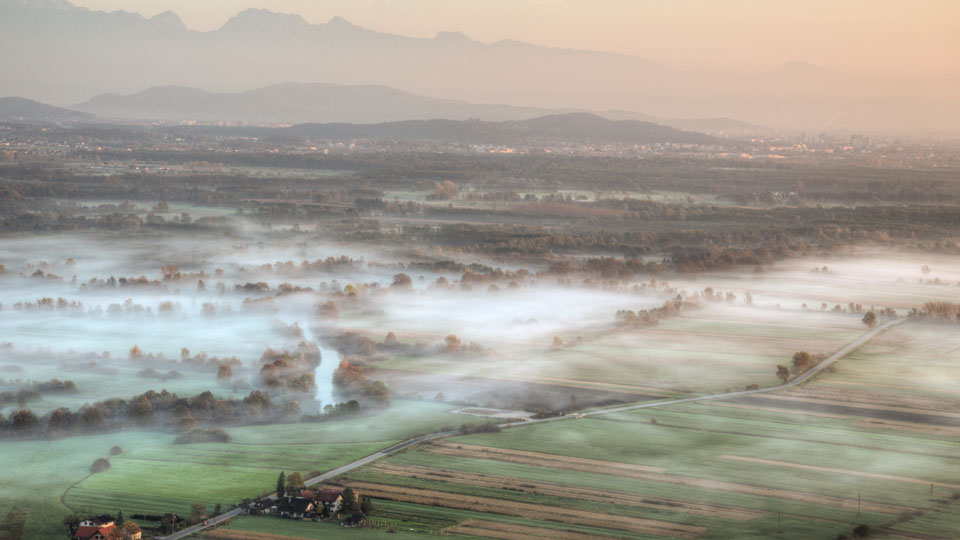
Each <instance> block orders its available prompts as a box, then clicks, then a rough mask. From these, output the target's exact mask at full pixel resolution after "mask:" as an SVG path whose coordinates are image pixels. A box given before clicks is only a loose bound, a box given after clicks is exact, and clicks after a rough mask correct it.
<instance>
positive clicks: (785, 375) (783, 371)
mask: <svg viewBox="0 0 960 540" xmlns="http://www.w3.org/2000/svg"><path fill="white" fill-rule="evenodd" d="M777 378H778V379H780V380H781V381H783V382H784V383H786V382H787V381H788V380H789V379H790V368H788V367H787V366H784V365H780V366H777Z"/></svg>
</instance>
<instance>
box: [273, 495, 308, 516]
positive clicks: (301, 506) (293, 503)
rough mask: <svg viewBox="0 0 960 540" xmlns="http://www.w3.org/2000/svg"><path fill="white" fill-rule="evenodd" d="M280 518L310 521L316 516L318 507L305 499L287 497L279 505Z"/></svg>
mask: <svg viewBox="0 0 960 540" xmlns="http://www.w3.org/2000/svg"><path fill="white" fill-rule="evenodd" d="M277 508H278V510H279V512H280V517H285V518H290V519H305V518H306V519H310V518H312V517H313V516H314V509H315V508H316V505H315V504H314V502H313V501H312V500H310V499H304V498H303V497H286V498H285V499H284V500H283V501H282V502H281V503H280V504H279V505H278V507H277Z"/></svg>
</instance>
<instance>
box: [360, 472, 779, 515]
mask: <svg viewBox="0 0 960 540" xmlns="http://www.w3.org/2000/svg"><path fill="white" fill-rule="evenodd" d="M373 470H375V471H379V472H383V473H387V474H391V475H394V476H402V477H405V478H423V479H428V480H435V481H441V482H450V483H455V484H457V485H469V486H478V487H487V488H495V489H504V490H509V491H516V492H522V493H537V494H542V495H550V496H554V497H569V498H574V499H581V500H588V501H595V502H602V503H608V504H618V505H623V506H633V507H638V508H653V509H656V510H665V511H669V512H678V513H683V514H696V515H700V516H712V517H720V518H724V519H731V520H735V521H747V520H750V519H753V518H757V517H760V516H763V515H765V514H766V512H762V511H759V510H749V509H745V508H732V507H725V506H717V505H711V504H704V503H698V502H691V501H680V500H675V499H664V498H660V497H647V496H644V495H637V494H633V493H623V492H619V491H603V490H598V489H589V488H581V487H574V486H565V485H562V484H552V483H547V482H535V481H531V480H518V479H516V478H508V477H504V476H493V475H486V474H474V473H466V472H461V471H451V470H445V469H430V468H427V467H414V466H400V465H389V464H381V465H377V466H375V467H374V468H373Z"/></svg>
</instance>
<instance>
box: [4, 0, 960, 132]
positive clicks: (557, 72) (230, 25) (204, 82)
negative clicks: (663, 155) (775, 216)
mask: <svg viewBox="0 0 960 540" xmlns="http://www.w3.org/2000/svg"><path fill="white" fill-rule="evenodd" d="M0 69H3V71H4V73H5V75H6V76H5V77H4V78H3V79H2V80H0V95H22V96H28V97H30V98H32V99H38V100H40V101H45V102H51V103H58V104H67V103H76V102H78V101H81V100H83V99H88V98H89V96H91V95H98V94H101V93H103V92H105V91H113V92H118V93H121V94H127V93H132V92H136V91H139V90H141V89H142V88H144V87H150V86H167V85H173V86H189V87H201V88H208V89H210V90H212V91H215V92H236V91H237V90H238V89H242V88H253V87H259V86H263V85H265V84H278V83H282V82H284V81H300V82H323V81H335V82H337V83H342V84H349V85H385V86H389V87H392V88H398V89H401V90H403V91H407V92H412V93H415V94H420V95H424V96H430V97H437V98H443V99H449V98H455V99H458V100H466V101H468V102H473V103H510V104H512V105H519V106H526V107H535V108H543V109H554V110H556V109H561V110H605V109H626V110H641V111H644V112H645V113H649V114H652V115H655V116H657V117H661V118H698V117H703V118H715V117H730V118H739V119H741V120H743V121H745V122H748V123H753V124H761V125H768V126H771V127H791V128H800V129H811V130H813V129H858V130H859V129H862V130H883V129H890V128H892V127H895V126H899V125H911V126H914V128H913V129H914V130H926V131H931V130H932V131H937V130H942V131H950V130H955V129H956V126H957V125H960V100H958V99H957V96H960V80H958V78H957V77H942V78H937V79H933V80H926V81H924V83H923V84H917V81H892V80H882V79H876V78H870V77H859V76H854V75H847V74H843V73H837V72H833V71H830V70H824V69H820V68H816V67H814V66H809V65H806V64H802V63H789V64H786V65H785V66H784V67H782V68H780V69H777V70H772V71H768V72H766V73H753V74H737V73H708V72H703V71H677V70H671V69H668V68H665V67H663V66H661V65H658V64H656V63H655V62H651V61H649V60H645V59H643V58H637V57H631V56H626V55H620V54H610V53H602V52H591V51H579V50H569V49H560V48H551V47H542V46H537V45H530V44H526V43H522V42H518V41H513V40H503V41H499V42H496V43H492V44H484V43H481V42H478V41H475V40H472V39H470V38H469V37H467V36H465V35H463V34H460V33H457V32H441V33H439V34H437V36H436V37H434V38H430V39H425V38H413V37H404V36H398V35H393V34H386V33H380V32H376V31H372V30H368V29H365V28H362V27H359V26H357V25H354V24H351V23H349V22H348V21H346V20H344V19H342V18H339V17H335V18H333V19H331V20H330V21H329V22H327V23H325V24H311V23H309V22H308V21H306V20H305V19H303V17H301V16H299V15H289V14H278V13H273V12H270V11H268V10H258V9H251V10H246V11H243V12H241V13H239V14H238V15H236V16H235V17H233V18H232V19H230V20H229V21H228V22H227V23H226V24H224V25H223V26H222V27H221V28H219V29H217V30H213V31H210V32H197V31H193V30H189V29H187V28H185V27H184V26H183V25H182V22H180V21H179V17H176V15H175V14H172V13H170V14H162V15H158V16H155V17H153V18H150V19H147V18H144V17H141V16H140V15H136V14H131V13H126V12H120V11H117V12H112V13H106V12H101V11H91V10H87V9H84V8H77V7H72V6H70V5H69V3H67V2H65V1H62V0H2V1H0Z"/></svg>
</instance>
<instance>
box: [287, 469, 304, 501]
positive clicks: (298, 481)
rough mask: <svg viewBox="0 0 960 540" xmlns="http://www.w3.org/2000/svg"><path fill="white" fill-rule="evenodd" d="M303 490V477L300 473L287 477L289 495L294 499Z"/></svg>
mask: <svg viewBox="0 0 960 540" xmlns="http://www.w3.org/2000/svg"><path fill="white" fill-rule="evenodd" d="M302 489H303V475H301V474H300V473H298V472H295V473H293V474H291V475H290V476H287V495H289V496H291V497H294V496H296V495H297V494H298V493H300V491H301V490H302Z"/></svg>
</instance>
